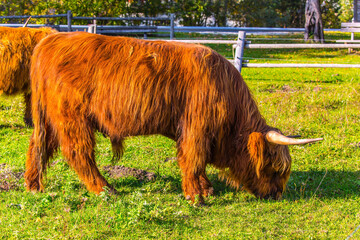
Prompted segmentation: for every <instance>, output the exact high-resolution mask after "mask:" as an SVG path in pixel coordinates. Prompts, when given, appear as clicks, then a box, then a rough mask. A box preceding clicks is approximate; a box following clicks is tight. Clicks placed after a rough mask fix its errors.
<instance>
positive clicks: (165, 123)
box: [25, 32, 319, 201]
mask: <svg viewBox="0 0 360 240" xmlns="http://www.w3.org/2000/svg"><path fill="white" fill-rule="evenodd" d="M31 80H32V86H31V88H32V92H33V97H32V110H33V117H34V132H33V135H32V137H31V142H30V147H29V151H28V154H27V161H26V174H25V177H26V184H27V188H28V190H31V191H39V190H43V184H42V178H43V174H44V171H45V169H46V166H47V164H48V162H49V158H50V157H51V156H52V155H53V153H54V151H56V149H57V148H58V147H59V146H60V147H61V150H62V153H63V155H64V156H65V157H66V159H67V160H68V162H69V164H70V165H71V166H72V168H74V170H75V171H76V172H77V174H78V175H79V176H80V178H81V179H82V180H83V181H84V183H85V184H86V186H87V188H88V189H89V190H90V191H93V192H95V193H99V192H101V191H103V187H104V186H108V183H107V181H106V180H105V179H104V178H103V177H102V176H101V174H100V172H99V170H98V168H97V166H96V163H95V159H94V146H95V139H94V129H98V128H99V129H100V130H101V131H103V132H105V133H106V134H107V135H108V136H109V137H110V139H111V140H112V141H114V142H117V143H118V146H119V149H122V145H121V143H122V141H123V139H124V138H125V137H127V136H134V135H149V134H162V135H164V136H167V137H169V138H171V139H173V140H175V141H176V142H177V148H178V163H179V166H180V168H181V170H182V173H183V174H182V186H183V191H184V194H185V196H186V197H187V198H189V199H192V200H194V198H195V196H196V195H199V196H200V200H201V201H203V198H202V196H207V195H209V194H211V193H212V191H213V190H212V187H211V183H210V181H209V180H208V178H207V176H206V174H205V168H206V166H207V164H212V165H214V166H215V167H217V168H219V169H223V170H225V171H226V172H227V180H228V182H229V183H230V184H232V185H233V186H235V187H239V186H240V185H241V184H242V185H243V186H244V187H245V188H246V189H247V190H248V191H250V192H251V193H253V194H255V195H256V196H258V197H260V198H268V197H273V198H276V199H278V198H279V197H280V196H281V194H282V192H283V190H284V188H285V185H286V182H287V180H288V178H289V174H290V165H291V158H290V155H289V150H288V147H287V146H286V145H288V144H304V143H308V142H314V141H317V140H319V139H315V140H314V139H310V140H295V139H290V138H287V137H285V136H283V135H282V134H280V131H279V130H277V129H275V128H272V127H269V126H268V125H267V124H266V122H265V120H264V119H263V118H262V116H261V114H260V112H259V110H258V108H257V106H256V103H255V101H254V99H253V97H252V95H251V93H250V91H249V89H248V87H247V85H246V84H245V82H244V81H243V79H242V78H241V76H240V73H239V72H238V71H237V70H236V69H235V67H234V66H233V65H232V64H231V63H230V62H229V61H227V60H226V59H225V58H223V57H222V56H221V55H219V54H218V53H216V52H215V51H213V50H211V49H209V48H207V47H204V46H200V45H193V44H182V43H176V42H163V41H144V40H138V39H132V38H126V37H106V36H101V35H95V34H89V33H80V32H79V33H59V34H54V35H51V36H49V37H47V38H45V39H44V40H43V41H41V43H40V44H39V45H38V46H37V47H36V49H35V51H34V55H33V58H32V67H31Z"/></svg>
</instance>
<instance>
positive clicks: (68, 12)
mask: <svg viewBox="0 0 360 240" xmlns="http://www.w3.org/2000/svg"><path fill="white" fill-rule="evenodd" d="M71 19H72V13H71V10H69V11H67V24H68V32H71V31H72V30H71Z"/></svg>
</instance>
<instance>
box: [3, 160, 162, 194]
mask: <svg viewBox="0 0 360 240" xmlns="http://www.w3.org/2000/svg"><path fill="white" fill-rule="evenodd" d="M104 170H105V171H106V172H107V173H108V174H109V176H110V177H112V178H115V179H117V178H126V177H130V176H132V177H135V178H136V179H138V180H140V181H153V180H155V178H156V175H155V173H152V172H148V171H145V170H141V169H136V168H130V167H124V166H117V165H115V166H105V167H104ZM23 177H24V172H14V171H13V170H12V169H11V168H10V167H9V166H7V165H6V163H0V191H10V190H17V189H19V188H20V186H21V183H20V180H21V179H22V178H23Z"/></svg>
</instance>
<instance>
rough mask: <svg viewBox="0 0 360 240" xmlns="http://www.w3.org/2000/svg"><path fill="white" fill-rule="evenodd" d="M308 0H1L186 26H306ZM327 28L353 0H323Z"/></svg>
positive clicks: (23, 7) (2, 7) (12, 7)
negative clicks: (170, 19) (166, 18)
mask: <svg viewBox="0 0 360 240" xmlns="http://www.w3.org/2000/svg"><path fill="white" fill-rule="evenodd" d="M305 2H306V0H286V1H284V0H257V1H254V0H153V1H147V0H132V1H129V0H119V1H118V0H95V1H93V0H48V1H42V0H32V1H23V0H0V15H2V16H4V15H5V16H9V15H40V14H62V13H66V12H67V11H68V10H71V11H72V12H73V14H74V16H94V15H95V16H98V17H104V16H109V17H114V16H150V17H153V16H158V15H163V14H169V13H175V14H176V18H177V20H179V23H180V24H183V25H185V26H205V25H206V26H225V25H226V24H227V23H228V24H229V23H232V24H233V25H235V26H247V27H258V26H261V27H303V26H304V22H305V19H304V11H305V10H304V9H305ZM320 2H321V6H322V12H323V23H324V27H325V28H339V27H340V23H341V22H348V21H350V20H351V19H352V17H353V12H352V4H353V0H321V1H320Z"/></svg>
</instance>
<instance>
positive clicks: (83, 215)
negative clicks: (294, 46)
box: [0, 34, 360, 239]
mask: <svg viewBox="0 0 360 240" xmlns="http://www.w3.org/2000/svg"><path fill="white" fill-rule="evenodd" d="M291 37H292V36H291ZM330 37H332V38H333V39H336V38H340V37H342V39H344V38H345V37H344V36H340V37H339V36H338V35H337V34H333V35H331V36H330ZM348 38H349V37H348ZM211 47H213V48H215V49H217V50H218V51H219V52H221V53H222V54H223V55H225V56H227V57H230V58H231V46H218V45H211ZM245 57H249V58H268V57H272V58H276V59H282V60H283V61H289V60H301V61H303V62H305V63H307V62H312V61H319V62H322V61H326V62H333V63H358V64H359V63H360V54H359V53H356V52H355V53H352V54H348V53H347V50H286V51H285V50H276V51H274V50H247V51H246V52H245ZM257 61H259V62H261V61H265V60H257ZM242 74H243V77H244V79H245V81H246V83H247V84H248V86H249V87H250V88H251V90H252V92H253V94H254V97H255V98H256V100H257V102H258V106H259V108H260V110H261V113H262V114H263V116H264V117H265V119H266V120H267V122H268V124H269V125H272V126H276V127H278V128H280V129H281V130H282V131H283V132H284V133H285V134H288V135H296V134H300V135H302V137H306V138H315V137H323V138H324V141H322V142H320V143H316V144H312V145H305V146H292V147H290V151H291V156H292V159H293V163H292V174H291V176H290V179H289V182H288V184H287V189H286V192H285V193H284V195H283V198H282V200H280V201H273V200H259V199H256V198H255V197H254V196H252V195H251V194H248V193H247V192H244V191H236V190H235V189H232V188H230V187H228V186H226V184H225V183H224V182H223V181H220V180H219V179H218V177H217V173H218V171H217V170H216V169H214V168H212V167H208V169H207V172H208V175H209V177H210V180H211V181H212V182H213V184H214V187H215V196H213V197H210V198H208V199H206V206H205V207H198V206H195V205H192V204H190V203H189V202H187V201H186V200H185V199H184V197H183V195H182V190H181V173H180V170H179V168H178V166H177V162H176V160H173V159H172V158H173V157H175V156H176V148H175V143H174V142H173V141H171V140H169V139H167V138H165V137H162V136H149V137H130V138H128V139H127V140H126V146H127V147H126V151H125V154H124V156H123V158H122V159H121V161H120V162H119V163H117V164H118V165H124V166H126V167H131V168H138V169H143V170H146V171H149V172H153V173H155V174H156V175H157V178H156V180H154V181H141V180H138V179H137V178H135V177H131V176H130V177H126V178H118V179H115V178H112V177H110V176H109V174H107V173H105V171H104V170H103V167H104V166H108V165H110V164H111V157H112V153H111V146H110V144H109V140H108V139H106V138H104V137H103V136H102V135H101V134H97V151H96V157H97V163H98V165H99V168H100V169H101V171H102V172H103V173H104V174H105V176H106V178H107V179H108V181H109V182H110V183H111V184H112V185H113V186H115V187H116V189H117V190H118V191H119V192H120V195H119V196H113V195H110V194H108V193H106V192H105V193H103V194H101V195H100V196H96V195H94V194H92V193H90V192H88V191H87V190H86V188H85V187H84V185H83V184H82V183H81V182H80V181H79V179H78V177H77V175H76V174H75V173H74V172H73V171H72V170H71V169H70V168H69V166H68V165H67V163H66V162H65V161H63V157H62V156H61V153H60V154H58V156H57V157H56V158H55V159H54V162H53V164H52V166H51V168H50V169H49V171H48V174H47V180H46V189H45V193H37V194H32V193H28V192H26V190H25V187H24V184H23V183H24V179H23V178H21V177H19V181H17V178H16V177H13V178H10V179H4V178H2V179H0V186H1V184H2V182H1V181H5V180H7V181H8V182H10V183H11V184H12V186H14V187H13V188H12V189H10V190H9V191H1V192H0V229H1V231H0V239H29V238H31V239H345V238H346V237H347V236H349V235H350V234H351V233H353V235H352V239H360V230H359V231H357V232H355V233H354V231H355V229H356V228H357V227H358V226H359V225H360V70H359V69H265V68H264V69H251V68H244V69H243V71H242ZM23 109H24V106H23V104H22V102H21V97H20V96H19V97H15V98H5V97H1V98H0V166H3V167H2V170H0V176H15V175H16V174H15V173H19V174H18V176H21V174H20V173H21V172H24V168H25V167H24V164H25V159H26V152H27V148H28V143H29V137H30V135H31V133H32V129H31V128H26V127H25V126H24V123H23V121H22V115H23V114H22V111H23ZM169 159H170V160H169ZM166 160H168V161H166ZM4 163H5V164H6V165H4ZM1 164H2V165H1ZM0 168H1V167H0ZM10 171H11V173H12V174H7V175H6V174H4V173H6V172H10ZM1 174H3V175H1Z"/></svg>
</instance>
